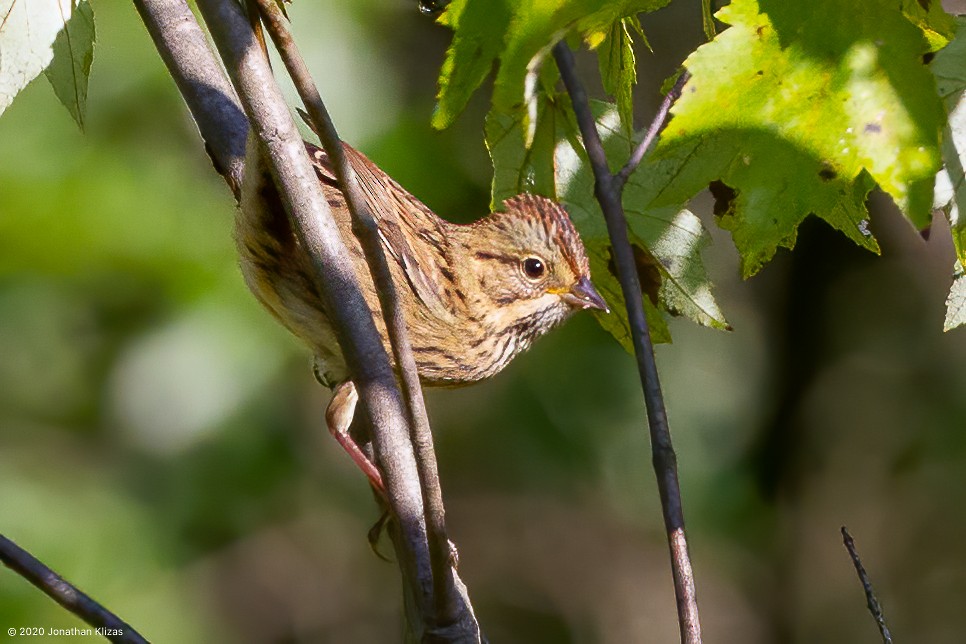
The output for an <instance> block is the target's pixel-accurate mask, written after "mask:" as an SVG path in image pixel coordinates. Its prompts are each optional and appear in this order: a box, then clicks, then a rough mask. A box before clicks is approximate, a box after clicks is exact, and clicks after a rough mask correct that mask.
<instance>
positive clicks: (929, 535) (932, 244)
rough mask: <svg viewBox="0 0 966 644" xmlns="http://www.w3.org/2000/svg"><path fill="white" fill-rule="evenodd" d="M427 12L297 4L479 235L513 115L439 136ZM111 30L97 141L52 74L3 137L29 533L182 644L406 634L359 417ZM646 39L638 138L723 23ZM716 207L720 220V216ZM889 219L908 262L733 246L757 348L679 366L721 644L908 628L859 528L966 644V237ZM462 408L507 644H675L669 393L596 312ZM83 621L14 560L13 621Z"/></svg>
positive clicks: (819, 232) (367, 131)
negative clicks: (352, 439) (873, 600)
mask: <svg viewBox="0 0 966 644" xmlns="http://www.w3.org/2000/svg"><path fill="white" fill-rule="evenodd" d="M415 7H416V3H415V2H403V1H401V0H365V1H361V2H355V3H336V2H331V1H325V2H301V3H297V4H296V5H295V6H294V7H293V8H292V9H291V14H292V16H293V18H294V20H295V27H296V31H297V35H298V37H299V39H300V43H301V46H302V48H303V51H304V52H305V54H306V55H307V56H308V58H309V63H310V65H311V67H312V69H313V70H314V71H315V74H316V77H317V80H318V82H319V84H320V85H321V87H322V91H323V96H324V98H325V99H326V100H327V101H328V103H329V107H330V110H331V111H332V113H333V117H334V118H335V121H336V124H337V125H338V127H339V128H340V130H341V133H342V135H343V136H344V138H345V139H346V140H348V141H349V142H351V143H353V144H354V145H356V146H357V147H359V148H360V149H362V150H363V151H364V152H366V153H367V154H368V155H369V156H370V157H371V158H373V159H374V160H375V161H376V162H377V163H379V164H380V165H381V166H382V167H383V168H384V169H386V170H387V171H389V172H390V173H391V174H393V175H394V176H395V177H396V178H397V179H398V180H399V181H400V182H401V183H402V184H403V185H404V186H406V187H407V188H409V189H410V190H411V191H412V192H413V193H415V194H416V195H417V196H419V197H420V198H421V199H423V200H424V201H425V202H426V203H427V204H428V205H430V206H431V207H433V208H434V209H436V210H437V211H438V212H439V213H440V214H442V215H445V216H448V217H450V218H452V219H458V220H469V219H472V218H475V217H477V216H480V215H482V214H483V213H484V212H486V207H487V204H488V201H489V198H488V182H489V178H490V175H489V164H488V159H487V156H486V150H485V148H484V147H483V143H482V129H481V128H482V118H483V115H484V110H485V107H486V101H485V99H486V96H478V97H477V98H476V99H475V101H474V102H473V103H472V105H471V107H470V109H469V110H468V111H467V113H466V114H464V115H463V117H461V119H460V121H459V122H458V123H457V124H456V126H455V127H454V128H453V129H452V130H450V131H446V132H443V133H438V132H434V131H432V130H431V129H430V127H429V117H430V114H431V111H432V108H433V97H434V94H435V75H436V72H437V70H438V68H439V65H440V62H441V60H442V55H443V52H444V50H445V47H446V44H447V42H448V37H449V33H448V32H447V31H446V30H444V29H443V28H441V27H437V26H435V25H434V24H433V23H432V21H431V20H429V19H428V18H426V17H424V16H421V15H420V14H419V13H418V12H417V11H416V8H415ZM94 10H95V13H96V17H97V20H98V45H97V50H96V58H95V66H94V72H93V76H92V80H91V88H90V102H89V120H88V123H87V128H86V133H84V134H81V133H80V132H78V130H77V128H76V127H75V125H74V124H73V122H72V121H71V120H70V117H69V116H68V115H67V113H66V111H65V110H63V108H61V107H60V106H59V105H58V104H57V102H56V99H55V98H54V96H53V93H52V92H51V90H50V88H49V86H48V85H47V83H46V82H45V81H44V80H38V81H35V82H34V83H33V84H32V85H31V86H30V87H29V88H28V89H27V90H26V91H25V92H24V93H23V95H22V96H20V97H19V98H18V99H17V100H16V101H15V102H14V104H13V106H12V107H11V108H9V110H8V111H7V112H6V113H5V114H3V115H2V117H0V533H3V534H6V535H7V536H9V537H10V538H12V539H14V540H15V541H17V542H19V543H20V544H21V545H22V546H24V547H26V548H27V549H29V550H31V551H32V552H33V553H34V554H35V555H37V556H38V557H40V558H41V559H43V560H45V561H46V562H47V563H48V564H50V565H51V566H52V567H54V568H55V569H57V570H58V571H60V572H62V573H63V574H64V575H65V576H66V577H68V578H69V579H71V580H73V581H74V582H76V583H77V584H78V585H79V586H81V587H82V588H84V589H85V590H87V591H89V592H90V593H91V594H92V595H94V597H96V598H98V599H100V600H101V601H103V602H104V603H105V604H106V605H108V606H109V607H111V608H113V609H114V610H115V611H117V612H118V613H119V614H120V615H121V616H122V617H124V618H125V619H127V620H129V621H130V622H131V623H132V624H133V625H135V626H136V627H137V628H139V630H140V631H141V632H142V633H143V634H144V635H146V636H147V637H148V638H149V639H151V640H153V641H155V642H179V643H181V642H184V643H192V642H199V643H200V642H205V643H207V642H219V643H220V642H226V643H227V642H252V643H255V642H338V643H369V642H376V643H379V642H393V641H399V639H400V633H401V623H402V621H401V614H400V592H399V581H398V578H397V574H396V571H395V567H394V566H392V565H387V564H385V563H383V562H380V561H379V560H378V559H376V557H375V556H374V555H373V554H372V553H371V552H370V551H369V548H368V546H367V544H366V531H367V530H368V528H369V527H370V526H371V525H372V524H373V523H374V522H375V520H376V519H377V518H378V513H377V511H376V509H375V506H374V504H373V502H372V500H371V498H370V493H369V491H368V488H367V485H366V481H365V479H364V477H363V476H362V475H361V474H359V473H358V472H357V471H355V469H354V467H353V466H352V464H351V462H350V461H349V459H348V458H347V457H346V456H345V455H344V454H343V453H342V452H341V450H340V449H339V448H338V446H337V445H336V444H335V443H334V441H332V440H330V439H329V437H328V435H327V433H326V432H325V429H324V427H323V424H322V420H321V412H322V409H323V406H324V404H325V402H326V400H327V396H328V394H327V392H325V391H324V390H322V389H321V388H320V387H319V386H318V385H317V384H316V383H315V381H314V379H313V378H312V374H311V370H310V359H309V356H308V353H307V351H306V350H304V349H303V348H302V347H301V346H300V345H299V344H298V343H297V342H296V341H295V340H294V339H293V338H291V337H289V336H288V335H287V333H286V332H285V331H284V330H283V329H281V327H279V326H277V325H276V324H275V323H274V322H273V320H272V319H271V318H270V317H269V316H268V314H266V313H264V312H263V311H262V310H261V309H260V307H259V306H258V304H257V303H256V302H255V300H254V298H253V297H251V296H250V295H249V294H248V292H247V291H246V290H245V287H244V285H243V283H242V280H241V276H240V274H239V271H238V268H237V265H236V258H235V252H234V248H233V244H232V240H231V221H232V217H233V204H232V201H231V197H230V194H229V192H228V190H227V188H226V187H225V186H224V184H223V182H222V181H221V179H220V178H219V177H218V176H217V175H216V174H215V173H214V172H213V171H212V170H211V167H210V164H209V162H208V160H207V158H206V156H205V154H204V152H203V150H202V146H201V144H200V142H199V140H198V137H197V135H196V133H195V130H194V127H193V125H192V123H191V122H190V121H189V119H188V117H187V115H186V110H185V109H184V107H183V104H182V101H181V99H180V97H179V96H178V94H177V93H176V91H175V87H174V84H173V82H172V81H171V80H170V78H169V77H168V76H167V74H166V72H165V69H164V67H163V66H162V64H161V62H160V59H159V58H158V56H157V53H156V52H155V50H154V48H153V46H152V44H151V42H150V40H149V38H148V36H147V33H146V32H145V30H144V28H143V26H142V25H141V23H140V21H139V19H138V17H137V14H136V13H135V10H134V8H133V6H132V5H131V4H130V3H125V2H106V1H104V0H101V1H97V0H95V1H94ZM643 24H644V28H645V30H646V31H647V34H648V37H649V39H650V42H651V44H652V46H653V47H654V49H655V51H656V52H657V54H656V55H651V54H649V53H648V52H646V51H643V50H642V51H640V52H639V59H638V60H639V65H640V70H641V77H642V82H641V85H640V87H639V88H638V92H637V95H638V99H639V101H638V102H639V105H638V113H637V118H638V125H639V126H640V125H643V124H644V123H645V122H647V121H648V120H649V119H650V117H651V114H652V113H653V109H654V107H655V105H656V103H657V100H658V98H659V97H658V94H657V87H659V85H660V82H661V81H662V80H663V79H664V78H665V77H666V76H667V75H669V74H670V73H671V72H672V71H673V69H674V68H675V67H676V66H677V65H678V64H679V63H680V61H681V59H682V58H683V57H684V55H685V54H686V52H687V51H690V50H691V49H693V48H694V47H695V46H696V45H697V44H698V43H699V42H700V41H701V38H702V36H701V28H700V14H699V3H696V2H695V3H676V4H674V5H672V6H671V7H670V8H668V9H665V10H662V11H660V12H658V13H656V14H654V15H651V16H645V18H644V21H643ZM582 62H583V63H585V65H584V68H585V70H586V71H587V72H588V74H587V77H588V78H589V79H595V78H596V70H595V66H596V65H595V64H594V63H593V61H592V60H591V59H589V58H588V59H586V60H583V61H582ZM590 82H591V83H592V86H598V87H599V81H597V80H591V81H590ZM290 95H291V93H290ZM693 206H694V209H695V211H696V212H697V213H698V214H699V215H701V216H702V218H703V219H704V220H705V223H706V224H707V225H709V226H711V227H712V228H713V222H712V220H711V216H710V211H711V203H710V199H708V198H700V199H698V200H697V201H696V203H695V204H693ZM872 208H873V210H874V216H873V228H874V230H875V232H876V233H877V235H878V236H879V238H880V241H881V243H882V247H883V255H882V257H875V256H873V255H871V254H868V253H866V252H864V251H861V250H859V249H857V248H856V247H854V246H853V245H852V244H851V242H849V241H848V240H846V239H845V238H844V237H842V236H841V235H839V234H837V233H835V232H833V231H832V230H831V229H830V228H829V227H828V226H826V225H824V224H822V223H819V222H817V221H811V220H810V221H808V222H807V223H806V224H805V225H804V226H803V227H802V230H801V234H800V236H799V246H798V248H797V249H796V250H795V251H794V252H793V253H790V252H784V251H783V252H781V253H779V256H778V258H777V259H776V260H775V261H774V262H772V264H770V265H769V266H768V267H767V268H766V269H765V270H764V271H763V272H762V273H761V274H760V275H759V276H757V277H755V278H754V279H752V280H751V281H749V282H742V281H740V280H739V279H738V269H737V256H736V253H735V251H734V249H733V247H732V246H731V242H730V239H729V238H728V235H727V234H725V233H722V232H721V231H718V230H717V229H713V233H714V235H715V240H716V243H715V245H714V247H713V248H712V249H711V251H710V253H709V255H710V257H709V261H710V265H711V270H712V275H713V277H714V278H715V279H716V282H717V284H718V296H719V301H720V302H721V304H722V306H723V308H724V310H725V313H726V314H727V315H728V317H729V319H730V321H731V323H732V324H733V325H734V327H735V330H734V331H733V332H731V333H721V332H715V331H709V330H705V329H700V328H697V327H695V326H693V325H691V324H690V323H688V322H684V321H676V322H675V323H674V324H673V325H672V332H673V333H674V334H675V343H674V344H673V345H667V346H661V347H659V349H658V359H659V363H660V367H661V369H662V379H663V382H664V385H665V390H666V395H667V398H668V405H669V413H670V420H671V425H672V431H673V433H674V437H675V441H676V446H677V449H678V458H679V464H680V470H681V477H682V485H683V491H684V495H685V506H686V511H687V518H688V521H689V528H690V535H691V540H692V548H693V556H694V563H695V567H696V573H697V582H698V593H699V595H698V596H699V601H700V605H701V609H702V617H703V620H704V627H705V634H706V638H705V641H707V642H724V643H730V642H747V643H756V642H761V643H765V642H829V643H838V642H842V643H854V642H875V641H878V634H877V632H876V630H875V627H874V625H873V623H872V621H871V618H870V617H869V615H868V614H867V612H866V609H865V599H864V597H863V595H862V593H861V588H860V586H859V584H858V582H857V580H856V579H855V576H854V573H853V571H852V568H851V564H850V562H849V559H848V556H847V554H846V552H845V550H844V548H843V547H842V545H841V539H840V536H839V527H840V526H841V525H842V524H846V525H848V526H849V528H850V529H851V531H852V532H853V534H854V535H855V538H856V540H857V543H858V546H859V548H860V551H861V553H862V555H863V557H864V560H865V564H866V567H867V568H868V569H869V571H870V574H871V576H872V580H873V582H874V583H875V584H876V587H877V590H878V592H879V596H880V599H881V601H882V603H883V606H884V609H885V611H886V617H887V618H888V620H889V622H890V626H891V628H892V630H893V633H894V634H895V636H896V637H897V640H898V641H907V642H930V643H935V644H940V643H945V642H949V643H952V642H961V641H963V632H964V631H966V613H964V612H963V610H962V606H963V605H964V604H966V546H964V545H963V544H964V543H966V512H964V508H966V467H964V466H966V397H964V396H963V392H964V391H966V369H964V364H966V332H962V331H960V332H953V333H950V334H945V335H944V334H943V333H942V332H941V328H942V321H943V313H944V305H943V300H944V298H945V293H946V289H947V288H948V285H949V282H950V278H951V272H952V266H953V259H954V258H953V254H952V249H951V246H950V244H949V243H948V241H947V240H948V235H947V234H946V233H945V232H943V231H940V230H936V231H934V234H933V235H932V236H931V239H929V240H924V239H923V238H922V237H921V236H920V235H919V234H918V233H917V232H916V231H914V230H912V229H911V228H910V227H909V226H908V225H907V224H906V223H904V221H903V220H901V219H900V218H899V216H898V215H897V214H896V213H895V211H894V210H893V208H892V206H891V204H890V203H889V202H888V200H887V199H884V198H880V197H876V198H874V199H873V200H872ZM938 226H939V225H937V227H938ZM428 401H429V405H430V414H431V418H432V421H433V426H434V430H435V434H436V437H437V447H438V449H439V460H440V471H441V476H442V481H443V486H444V493H445V498H446V501H447V504H448V509H449V513H448V516H449V525H450V530H451V533H452V537H453V539H454V540H455V541H456V543H457V544H458V547H459V551H460V555H461V558H460V571H461V573H462V576H463V579H464V580H465V581H466V582H467V583H468V584H469V586H470V589H471V595H472V597H473V598H474V601H475V604H476V608H477V612H478V615H479V617H480V621H481V623H482V625H483V627H484V630H485V632H486V633H487V634H488V635H489V637H490V638H491V640H492V641H493V642H522V643H542V642H548V643H566V642H581V643H584V642H586V643H599V644H611V643H614V644H616V643H627V642H657V643H663V642H672V641H676V638H677V635H676V633H677V623H676V618H675V612H674V601H673V594H672V590H671V584H670V572H669V566H668V563H667V556H666V552H667V546H666V542H665V538H664V534H663V527H662V522H661V518H660V508H659V505H658V500H657V499H658V497H657V490H656V486H655V483H654V477H653V474H652V472H651V469H650V453H649V448H648V444H647V436H646V426H645V422H644V417H643V408H642V402H641V395H640V387H639V383H638V381H637V374H636V371H635V370H634V367H633V362H632V360H631V358H630V357H629V356H628V355H626V354H625V353H624V352H623V351H622V350H621V349H620V348H619V347H618V346H617V345H616V343H615V342H613V341H612V340H611V338H610V337H609V336H607V335H606V334H605V333H604V332H602V331H601V330H600V329H599V328H597V326H596V324H595V322H594V320H593V319H592V317H591V316H589V315H580V316H577V317H576V318H575V319H573V320H572V321H571V322H570V323H568V324H567V325H566V326H565V327H564V328H562V329H560V330H559V331H557V332H555V333H553V334H552V335H551V336H550V337H548V338H546V339H545V340H543V341H541V342H540V343H539V344H538V345H537V346H536V347H535V348H534V349H533V350H532V351H531V352H530V353H529V354H527V355H525V356H523V357H522V358H520V359H518V360H517V361H516V362H515V363H514V364H513V365H511V367H510V368H508V369H507V371H506V372H505V373H503V374H501V375H500V376H498V377H497V378H495V379H493V380H492V381H490V382H487V383H484V384H481V385H479V386H475V387H472V388H467V389H463V390H452V391H442V392H432V393H429V394H428ZM385 550H386V551H389V548H388V546H386V547H385ZM80 625H81V623H80V622H79V621H78V620H76V619H75V618H73V617H72V616H70V615H68V614H67V613H65V612H64V611H63V610H61V609H60V608H58V607H57V606H56V605H54V604H53V603H52V602H50V601H49V600H47V599H46V598H45V597H43V596H42V595H41V594H40V593H39V592H38V591H36V590H35V589H34V588H32V587H31V586H29V585H28V584H27V583H26V582H25V581H23V580H21V579H20V578H19V577H17V576H15V575H14V574H13V573H11V572H9V571H7V570H5V569H0V627H3V628H0V632H4V631H5V630H6V628H8V627H21V626H24V627H34V626H37V627H46V628H51V627H54V628H69V627H71V626H80ZM58 641H70V638H59V639H58ZM77 641H89V638H85V637H79V638H77Z"/></svg>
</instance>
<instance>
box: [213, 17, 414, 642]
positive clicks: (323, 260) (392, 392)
mask: <svg viewBox="0 0 966 644" xmlns="http://www.w3.org/2000/svg"><path fill="white" fill-rule="evenodd" d="M198 7H199V9H200V10H201V13H202V15H203V17H204V19H205V22H206V23H207V25H208V28H209V31H210V33H211V35H212V37H213V39H214V40H215V44H216V45H217V46H218V48H219V51H220V52H221V55H222V58H223V59H224V61H225V66H226V68H227V69H228V73H229V76H230V77H231V78H232V81H233V82H234V85H235V88H236V89H237V91H238V94H239V97H240V98H241V102H242V106H243V107H244V109H245V113H246V114H247V115H248V118H249V121H250V123H251V127H252V131H253V133H254V135H255V136H257V138H258V139H259V141H261V144H262V146H263V148H262V149H263V151H264V153H265V158H266V162H268V164H269V166H270V167H271V169H272V174H273V177H274V180H275V183H276V185H277V186H278V188H279V193H280V195H281V197H282V199H283V201H284V202H285V204H286V209H287V211H288V212H289V215H290V217H291V220H292V227H293V230H294V231H295V232H296V235H297V237H298V240H299V243H300V244H302V246H303V248H304V249H305V251H306V253H307V254H308V255H309V257H310V258H311V261H312V265H313V268H314V274H315V275H316V277H317V281H318V287H319V291H320V293H321V294H322V297H323V302H324V304H325V307H326V311H327V312H328V314H329V316H330V319H331V321H332V322H333V325H334V327H335V330H336V333H337V336H338V339H339V345H340V347H341V349H342V352H343V354H344V356H345V358H346V362H347V364H348V366H349V371H350V373H351V374H352V381H353V383H354V384H355V385H356V387H357V388H358V390H359V393H360V399H361V401H362V403H363V410H364V412H365V413H366V415H367V416H368V420H369V424H370V426H371V428H372V441H373V447H374V450H375V455H376V460H377V461H378V463H379V465H380V469H381V472H382V476H383V481H384V482H385V484H386V496H387V501H388V503H389V507H390V510H391V512H392V514H393V516H394V518H395V519H396V521H397V523H398V525H399V528H400V531H401V533H402V543H401V544H398V545H401V546H402V547H400V548H399V549H398V552H399V555H400V567H401V568H402V570H403V575H404V578H405V579H406V581H407V590H408V592H409V593H410V594H411V596H412V597H413V598H414V600H415V603H416V605H417V606H418V607H419V613H420V614H421V615H429V614H431V609H430V608H429V607H431V606H432V604H433V601H432V571H431V566H430V561H429V551H428V547H427V542H426V528H425V523H424V520H423V502H422V492H421V490H420V488H419V475H418V472H417V470H416V463H415V458H414V456H413V450H412V445H411V443H410V440H409V432H408V430H407V427H408V422H407V414H406V410H405V406H404V404H403V400H402V397H401V395H400V393H399V388H398V387H397V385H396V380H395V375H394V373H393V370H392V367H391V366H390V363H389V356H388V355H387V353H386V350H385V348H384V347H383V345H382V342H381V340H380V338H379V334H378V333H377V331H376V327H375V323H374V322H373V319H372V311H371V310H370V309H369V307H368V305H367V304H366V302H365V300H364V298H363V295H362V293H361V291H360V290H359V286H358V283H357V282H356V278H355V275H354V273H353V270H352V266H351V263H350V259H349V255H348V251H347V250H346V247H345V244H344V243H343V241H342V238H341V236H340V235H339V231H338V228H337V226H336V223H335V220H334V219H333V217H332V213H331V211H330V209H329V205H328V203H327V202H326V200H325V198H324V197H323V195H322V191H321V187H320V184H319V182H318V179H317V178H316V175H315V171H314V170H313V168H312V165H311V162H310V161H309V158H308V155H307V153H306V150H305V146H304V144H303V142H302V138H301V136H300V135H299V133H298V131H297V130H296V128H295V123H294V122H293V121H292V116H291V114H290V113H289V110H288V106H287V105H286V104H285V102H284V100H283V98H282V95H281V92H280V90H279V89H278V86H277V84H276V83H275V79H274V77H273V76H272V72H271V69H270V68H269V66H268V60H267V59H266V58H265V55H264V54H263V52H262V50H261V49H260V47H259V46H258V43H257V41H256V40H255V37H254V34H253V32H252V28H251V25H250V24H249V22H248V20H247V18H246V16H245V15H244V13H243V11H242V9H241V7H239V5H238V4H236V3H235V2H233V1H232V0H200V1H199V2H198ZM412 626H413V627H416V628H418V627H420V626H422V624H413V625H412ZM419 635H422V633H420V634H419Z"/></svg>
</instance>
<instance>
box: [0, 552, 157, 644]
mask: <svg viewBox="0 0 966 644" xmlns="http://www.w3.org/2000/svg"><path fill="white" fill-rule="evenodd" d="M0 562H3V563H4V565H6V566H7V567H8V568H10V569H11V570H13V571H14V572H15V573H17V574H18V575H20V576H21V577H23V578H24V579H26V580H27V581H29V582H30V583H32V584H33V585H34V586H36V587H37V588H39V589H40V590H42V591H43V592H44V593H45V594H46V595H47V596H48V597H50V598H51V599H53V600H54V601H55V602H57V603H58V604H60V605H61V606H63V607H64V608H66V609H67V610H68V611H70V612H71V613H73V614H74V615H77V616H78V617H80V618H81V619H82V620H84V622H85V623H87V624H90V625H91V626H93V627H94V628H95V629H105V630H104V631H103V632H100V633H97V634H98V635H103V636H104V637H106V638H107V639H108V640H110V641H112V642H125V643H130V644H147V640H146V639H144V638H143V637H141V635H140V633H138V632H137V631H136V630H134V629H133V628H132V627H131V625H130V624H128V623H127V622H125V621H124V620H123V619H121V618H120V617H118V616H117V615H115V614H114V613H112V612H111V611H109V610H108V609H106V608H104V607H103V606H102V605H101V604H99V603H97V602H96V601H94V600H93V599H91V598H90V596H88V595H87V594H86V593H84V592H82V591H81V590H80V589H78V588H77V587H76V586H74V585H73V584H71V583H70V582H69V581H67V580H66V579H64V578H63V577H61V576H60V575H58V574H57V573H55V572H54V571H53V570H51V569H50V568H48V567H47V566H45V565H44V564H43V563H42V562H41V561H39V560H38V559H37V558H36V557H34V556H33V555H31V554H30V553H29V552H27V551H26V550H24V549H23V548H21V547H20V546H18V545H17V544H15V543H14V542H13V541H11V540H10V539H7V538H6V537H4V536H3V535H2V534H0Z"/></svg>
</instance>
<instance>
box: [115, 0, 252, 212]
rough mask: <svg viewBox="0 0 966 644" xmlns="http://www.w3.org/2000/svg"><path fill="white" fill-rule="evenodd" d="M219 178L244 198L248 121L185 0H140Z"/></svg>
mask: <svg viewBox="0 0 966 644" xmlns="http://www.w3.org/2000/svg"><path fill="white" fill-rule="evenodd" d="M134 6H135V7H137V10H138V13H140V14H141V19H142V20H144V24H145V26H146V27H147V28H148V32H149V33H150V34H151V38H152V39H153V40H154V44H155V46H156V47H157V49H158V52H159V53H160V54H161V58H162V60H164V63H165V65H167V66H168V71H169V72H170V73H171V76H172V77H173V78H174V80H175V83H177V85H178V90H179V91H180V92H181V95H182V96H183V97H184V100H185V102H186V103H187V104H188V109H189V110H190V111H191V116H192V117H193V118H194V120H195V123H196V124H197V125H198V130H199V131H200V133H201V138H202V139H204V141H205V148H206V149H207V150H208V154H209V155H210V156H211V159H212V161H213V162H214V164H215V169H216V170H218V173H219V174H221V175H222V176H224V177H225V181H227V182H228V186H229V187H230V188H231V190H232V192H233V193H234V194H235V198H236V199H237V198H238V195H239V190H240V188H241V182H242V174H243V171H244V167H245V136H246V134H247V133H248V119H246V118H245V113H244V112H243V111H242V108H241V104H240V103H239V102H238V96H237V95H236V94H235V90H234V89H233V88H232V86H231V84H230V83H229V82H228V79H227V78H226V77H225V74H224V72H223V71H222V69H221V66H220V65H219V64H218V60H217V59H216V58H215V55H214V53H213V52H212V51H211V48H210V47H209V46H208V41H207V39H206V38H205V34H204V33H203V32H202V31H201V27H200V26H199V25H198V22H197V21H196V20H195V17H194V14H192V13H191V9H189V8H188V3H187V2H185V0H134Z"/></svg>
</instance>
